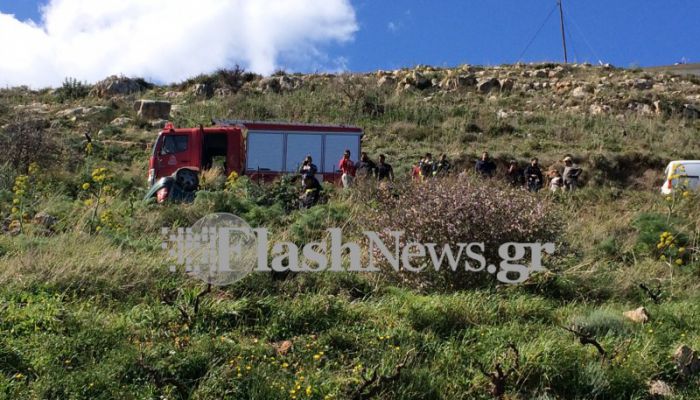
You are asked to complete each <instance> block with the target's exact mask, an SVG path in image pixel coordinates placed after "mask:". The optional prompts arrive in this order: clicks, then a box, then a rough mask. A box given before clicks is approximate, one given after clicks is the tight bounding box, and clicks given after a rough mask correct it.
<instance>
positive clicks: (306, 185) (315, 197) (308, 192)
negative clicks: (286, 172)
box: [300, 174, 323, 208]
mask: <svg viewBox="0 0 700 400" xmlns="http://www.w3.org/2000/svg"><path fill="white" fill-rule="evenodd" d="M321 190H323V187H322V186H321V183H320V182H319V181H318V179H316V177H315V176H313V175H311V174H305V175H303V177H302V180H301V196H300V200H301V208H311V207H313V206H315V205H316V204H317V203H318V201H319V200H320V199H321Z"/></svg>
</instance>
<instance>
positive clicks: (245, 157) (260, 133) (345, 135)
mask: <svg viewBox="0 0 700 400" xmlns="http://www.w3.org/2000/svg"><path fill="white" fill-rule="evenodd" d="M213 122H214V125H213V126H211V127H203V126H200V127H198V128H175V127H174V126H173V125H172V124H171V123H168V124H167V125H166V126H165V128H164V129H163V130H162V131H161V132H160V134H158V138H157V139H156V142H155V144H154V145H153V154H152V155H151V159H150V162H149V166H148V168H149V169H148V183H149V185H153V184H154V182H156V181H157V180H158V179H159V178H162V177H165V176H170V175H172V174H173V173H174V172H175V171H178V170H180V169H182V168H187V169H191V170H194V171H201V170H204V169H208V168H211V167H212V166H214V165H217V164H220V165H221V167H223V169H224V170H225V171H226V175H227V176H228V175H229V174H230V173H231V172H233V171H235V172H236V173H238V174H239V175H248V176H250V177H251V178H253V179H260V180H264V181H268V180H271V179H274V178H275V177H277V176H279V175H282V174H286V173H296V172H297V171H298V169H299V166H300V165H301V163H302V162H303V160H304V158H305V157H306V156H307V155H310V156H311V157H312V158H313V162H314V164H316V166H317V167H318V175H317V178H318V179H319V180H325V181H333V182H337V181H338V180H339V178H340V172H339V170H338V161H339V160H340V159H341V157H342V156H343V152H344V151H345V150H346V149H348V150H350V152H351V153H352V158H353V159H355V160H357V159H359V153H360V141H361V139H362V135H363V131H362V129H361V128H357V127H351V126H333V125H309V124H296V123H279V122H262V121H239V120H214V121H213Z"/></svg>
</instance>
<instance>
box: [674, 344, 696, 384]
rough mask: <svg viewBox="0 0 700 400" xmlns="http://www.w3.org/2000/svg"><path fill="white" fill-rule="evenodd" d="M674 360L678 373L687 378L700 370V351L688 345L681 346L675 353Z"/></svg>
mask: <svg viewBox="0 0 700 400" xmlns="http://www.w3.org/2000/svg"><path fill="white" fill-rule="evenodd" d="M672 358H673V362H674V363H675V364H676V370H677V371H678V373H679V374H680V375H681V376H682V377H684V378H687V377H689V376H692V375H694V374H695V373H697V372H699V371H700V359H698V353H697V352H696V351H693V349H691V348H690V347H688V346H686V345H681V346H679V347H678V348H677V349H676V351H675V352H674V353H673V357H672Z"/></svg>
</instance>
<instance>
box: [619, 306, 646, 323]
mask: <svg viewBox="0 0 700 400" xmlns="http://www.w3.org/2000/svg"><path fill="white" fill-rule="evenodd" d="M622 315H624V316H625V317H627V318H628V319H630V320H631V321H633V322H637V323H640V324H643V323H645V322H647V321H649V313H648V312H647V309H646V308H644V307H639V308H637V309H636V310H631V311H625V312H623V313H622Z"/></svg>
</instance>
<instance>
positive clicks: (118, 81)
mask: <svg viewBox="0 0 700 400" xmlns="http://www.w3.org/2000/svg"><path fill="white" fill-rule="evenodd" d="M143 89H145V87H143V85H142V81H141V80H137V79H131V78H126V77H123V76H110V77H109V78H107V79H104V80H102V81H100V82H97V83H96V84H95V87H94V88H93V89H92V91H91V94H92V95H94V96H97V97H103V98H104V97H113V96H126V95H129V94H133V93H138V92H140V91H142V90H143Z"/></svg>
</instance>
